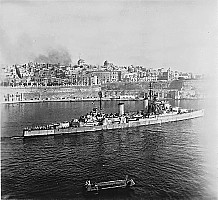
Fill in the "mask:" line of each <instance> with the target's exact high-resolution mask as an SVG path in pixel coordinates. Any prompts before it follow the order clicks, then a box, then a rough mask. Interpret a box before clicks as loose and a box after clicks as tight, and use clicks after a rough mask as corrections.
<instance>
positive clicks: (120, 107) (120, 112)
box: [118, 103, 124, 115]
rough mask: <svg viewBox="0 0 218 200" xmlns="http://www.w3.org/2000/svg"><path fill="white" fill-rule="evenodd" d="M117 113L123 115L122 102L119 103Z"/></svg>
mask: <svg viewBox="0 0 218 200" xmlns="http://www.w3.org/2000/svg"><path fill="white" fill-rule="evenodd" d="M118 106H119V115H124V103H119V104H118Z"/></svg>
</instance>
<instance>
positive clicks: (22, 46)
mask: <svg viewBox="0 0 218 200" xmlns="http://www.w3.org/2000/svg"><path fill="white" fill-rule="evenodd" d="M216 2H217V1H210V0H209V1H208V0H205V1H199V0H196V1H191V0H190V1H189V0H164V1H158V0H151V1H145V0H144V1H133V0H132V1H106V0H105V1H88V0H87V1H69V0H68V1H66V0H65V1H63V0H62V1H61V0H60V1H58V0H56V1H48V0H47V1H33V0H32V1H31V0H29V1H28V0H23V1H12V0H11V1H3V0H2V1H1V3H0V6H1V7H0V13H1V14H0V50H1V51H0V53H1V54H0V60H1V64H13V63H24V62H28V61H30V60H32V59H34V57H36V56H38V55H39V54H45V55H46V54H47V52H48V51H49V49H59V48H64V49H66V50H68V52H69V53H70V55H71V59H72V61H73V62H74V63H75V62H76V61H77V60H78V58H79V56H80V57H82V58H83V59H84V60H85V61H86V62H87V63H90V64H103V62H104V60H108V61H109V62H113V63H114V64H117V65H131V64H133V65H144V66H147V67H154V68H158V67H164V68H168V67H171V68H172V69H173V70H180V71H190V72H199V73H205V72H206V71H208V70H209V69H210V70H211V69H212V68H213V67H215V64H216V60H215V57H216V53H217V52H216V46H215V43H216V40H215V31H216V30H215V28H216V27H215V25H216V17H217V16H216V11H217V5H216Z"/></svg>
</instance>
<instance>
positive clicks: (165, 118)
mask: <svg viewBox="0 0 218 200" xmlns="http://www.w3.org/2000/svg"><path fill="white" fill-rule="evenodd" d="M203 115H204V110H198V111H193V112H189V113H182V114H173V113H170V114H163V115H155V116H151V117H150V118H142V119H139V120H137V121H129V122H128V123H120V124H108V125H97V126H87V127H85V126H83V127H77V128H74V127H69V128H62V129H52V130H45V129H43V130H24V131H23V136H24V137H33V136H47V135H60V134H76V133H85V132H95V131H100V130H114V129H124V128H131V127H138V126H148V125H152V124H161V123H167V122H176V121H182V120H187V119H193V118H198V117H202V116H203Z"/></svg>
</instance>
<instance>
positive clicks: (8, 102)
mask: <svg viewBox="0 0 218 200" xmlns="http://www.w3.org/2000/svg"><path fill="white" fill-rule="evenodd" d="M171 99H172V98H164V99H159V100H161V101H163V100H171ZM204 99H205V98H181V99H172V100H175V101H180V100H204ZM101 100H102V101H142V100H143V98H139V99H119V98H102V99H101ZM85 101H93V102H95V101H100V100H99V99H97V98H96V99H91V98H90V99H50V100H24V101H5V102H0V104H17V103H19V104H20V103H45V102H85Z"/></svg>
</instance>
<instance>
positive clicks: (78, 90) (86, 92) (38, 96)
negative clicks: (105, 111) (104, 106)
mask: <svg viewBox="0 0 218 200" xmlns="http://www.w3.org/2000/svg"><path fill="white" fill-rule="evenodd" d="M100 90H101V88H100V87H96V86H95V87H94V86H78V87H77V86H74V87H26V88H24V87H16V88H15V87H1V88H0V91H1V96H0V101H1V102H16V101H31V100H74V99H84V98H86V99H87V98H94V99H95V98H98V92H99V91H100Z"/></svg>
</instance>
